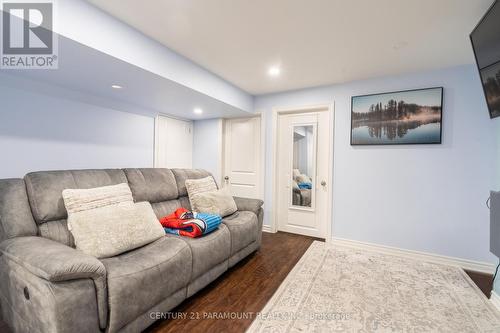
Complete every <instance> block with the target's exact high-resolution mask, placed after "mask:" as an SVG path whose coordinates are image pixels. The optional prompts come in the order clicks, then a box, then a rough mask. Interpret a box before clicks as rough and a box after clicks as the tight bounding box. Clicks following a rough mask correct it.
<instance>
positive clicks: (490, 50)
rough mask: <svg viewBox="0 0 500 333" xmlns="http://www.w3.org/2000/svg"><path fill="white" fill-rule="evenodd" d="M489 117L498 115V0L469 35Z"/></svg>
mask: <svg viewBox="0 0 500 333" xmlns="http://www.w3.org/2000/svg"><path fill="white" fill-rule="evenodd" d="M470 39H471V41H472V47H473V49H474V54H475V55H476V63H477V67H478V68H479V73H480V75H481V81H482V84H483V89H484V94H485V96H486V103H487V104H488V108H489V111H490V117H491V118H496V117H499V116H500V2H499V1H498V0H497V1H495V3H494V4H493V5H492V6H491V7H490V9H489V10H488V12H487V13H486V15H484V17H483V18H482V19H481V21H480V22H479V24H478V25H477V26H476V28H475V29H474V31H473V32H472V33H471V35H470Z"/></svg>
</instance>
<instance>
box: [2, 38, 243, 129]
mask: <svg viewBox="0 0 500 333" xmlns="http://www.w3.org/2000/svg"><path fill="white" fill-rule="evenodd" d="M4 84H5V85H8V86H12V87H14V88H16V87H17V88H20V89H24V90H30V89H32V90H34V91H36V92H42V93H46V94H49V95H54V94H55V95H56V96H58V97H64V98H70V99H71V98H72V99H77V100H79V101H82V102H85V103H90V104H95V105H99V106H104V107H108V108H113V109H116V110H121V111H127V112H131V113H138V114H143V115H147V116H156V115H157V114H158V113H163V114H168V115H171V116H175V117H179V118H184V119H193V120H197V119H210V118H221V117H222V118H231V117H242V116H247V115H248V113H247V112H245V111H242V110H240V109H238V108H236V107H234V106H231V105H228V104H226V103H223V102H221V101H219V100H217V99H215V98H212V97H210V96H207V95H205V94H202V93H200V92H197V91H195V90H193V89H190V88H188V87H185V86H183V85H180V84H178V83H176V82H173V81H171V80H168V79H166V78H164V77H161V76H159V75H156V74H154V73H151V72H148V71H146V70H144V69H141V68H139V67H136V66H134V65H132V64H129V63H127V62H125V61H122V60H120V59H117V58H114V57H112V56H110V55H108V54H105V53H102V52H100V51H97V50H95V49H93V48H90V47H87V46H85V45H82V44H80V43H78V42H75V41H73V40H71V39H68V38H66V37H63V36H59V68H58V70H40V71H36V70H30V71H28V70H19V71H3V72H2V73H0V85H4ZM113 84H117V85H121V86H123V89H120V90H115V89H112V88H111V85H113ZM195 108H201V109H202V110H203V114H201V115H196V114H194V112H193V110H194V109H195Z"/></svg>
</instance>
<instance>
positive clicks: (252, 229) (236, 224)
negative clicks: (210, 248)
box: [222, 211, 259, 256]
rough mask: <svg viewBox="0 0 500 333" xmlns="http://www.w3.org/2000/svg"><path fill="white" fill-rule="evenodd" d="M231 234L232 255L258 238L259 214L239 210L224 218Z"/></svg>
mask: <svg viewBox="0 0 500 333" xmlns="http://www.w3.org/2000/svg"><path fill="white" fill-rule="evenodd" d="M222 223H223V224H225V225H226V226H227V227H228V229H229V232H230V234H231V256H232V255H233V254H235V253H237V252H238V251H240V250H241V249H243V248H245V247H246V246H248V245H250V244H251V243H252V242H254V241H255V240H257V234H258V232H259V231H258V223H257V215H255V213H253V212H250V211H237V212H236V213H234V214H233V215H230V216H228V217H226V218H224V219H222Z"/></svg>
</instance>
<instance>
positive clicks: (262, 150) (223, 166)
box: [220, 111, 266, 200]
mask: <svg viewBox="0 0 500 333" xmlns="http://www.w3.org/2000/svg"><path fill="white" fill-rule="evenodd" d="M250 118H260V166H259V177H258V179H259V199H261V200H264V194H265V188H264V185H265V174H266V117H265V115H264V114H263V112H262V111H257V112H255V113H254V114H250V115H248V116H246V117H234V118H225V119H222V124H221V127H222V132H221V135H222V140H221V144H222V147H221V152H222V154H221V160H220V165H221V179H220V181H221V187H222V186H223V184H224V176H225V174H226V143H227V140H228V138H227V136H226V121H228V120H232V119H250Z"/></svg>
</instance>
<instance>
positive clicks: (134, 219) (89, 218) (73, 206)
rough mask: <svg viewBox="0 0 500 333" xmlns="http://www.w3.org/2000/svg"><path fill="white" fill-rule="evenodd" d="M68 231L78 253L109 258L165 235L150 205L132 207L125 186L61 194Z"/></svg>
mask: <svg viewBox="0 0 500 333" xmlns="http://www.w3.org/2000/svg"><path fill="white" fill-rule="evenodd" d="M63 199H64V204H65V206H66V210H67V211H68V229H69V230H70V232H71V234H72V235H73V238H74V239H75V245H76V248H77V249H78V250H81V251H82V252H85V253H87V254H90V255H92V256H95V257H97V258H106V257H112V256H115V255H117V254H120V253H123V252H126V251H130V250H132V249H135V248H137V247H140V246H143V245H146V244H148V243H151V242H153V241H155V240H157V239H158V238H160V237H162V236H164V235H165V231H164V230H163V228H162V226H161V224H160V223H159V222H158V219H157V218H156V215H155V214H154V212H153V208H152V207H151V204H149V203H148V202H141V203H137V204H134V201H133V198H132V192H131V191H130V187H129V186H128V184H125V183H124V184H118V185H112V186H104V187H97V188H92V189H77V190H72V189H67V190H64V191H63Z"/></svg>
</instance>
